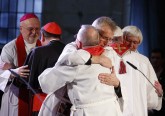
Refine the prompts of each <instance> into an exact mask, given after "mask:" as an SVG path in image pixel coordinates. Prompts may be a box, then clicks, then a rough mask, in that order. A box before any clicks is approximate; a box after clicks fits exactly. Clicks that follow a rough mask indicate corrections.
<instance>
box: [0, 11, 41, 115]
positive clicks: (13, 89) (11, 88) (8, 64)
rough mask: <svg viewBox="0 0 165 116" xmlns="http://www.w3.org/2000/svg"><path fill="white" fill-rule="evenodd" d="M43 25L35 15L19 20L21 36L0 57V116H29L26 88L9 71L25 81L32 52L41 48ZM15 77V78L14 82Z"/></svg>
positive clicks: (30, 14)
mask: <svg viewBox="0 0 165 116" xmlns="http://www.w3.org/2000/svg"><path fill="white" fill-rule="evenodd" d="M39 36H40V21H39V19H38V17H37V16H36V15H35V14H33V13H27V14H25V15H23V16H22V17H21V18H20V35H19V36H18V37H17V38H16V39H14V40H12V41H11V42H9V43H7V44H6V45H5V46H4V47H3V49H2V52H1V56H0V66H1V69H0V72H1V75H0V89H1V90H2V91H3V92H4V94H3V96H2V103H1V110H0V116H28V113H29V109H28V105H29V99H28V98H29V97H28V90H27V87H26V85H25V84H24V83H22V81H20V79H18V78H16V76H15V75H13V74H11V72H10V71H9V70H8V69H11V68H12V69H11V70H12V71H14V72H16V73H18V74H19V76H20V77H21V78H24V79H26V78H27V76H28V75H29V69H28V66H27V65H26V66H23V64H24V61H25V59H26V56H27V55H28V54H29V53H30V51H31V50H32V49H33V48H34V47H36V46H40V45H41V42H40V40H39ZM14 77H15V78H14Z"/></svg>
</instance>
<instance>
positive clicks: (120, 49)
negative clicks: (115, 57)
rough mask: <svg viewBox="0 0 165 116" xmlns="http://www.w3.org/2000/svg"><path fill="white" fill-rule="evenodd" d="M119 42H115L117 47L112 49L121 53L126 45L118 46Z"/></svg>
mask: <svg viewBox="0 0 165 116" xmlns="http://www.w3.org/2000/svg"><path fill="white" fill-rule="evenodd" d="M120 45H121V44H117V47H114V49H115V50H118V52H119V53H121V52H122V51H123V50H125V49H126V47H125V46H124V47H122V46H120Z"/></svg>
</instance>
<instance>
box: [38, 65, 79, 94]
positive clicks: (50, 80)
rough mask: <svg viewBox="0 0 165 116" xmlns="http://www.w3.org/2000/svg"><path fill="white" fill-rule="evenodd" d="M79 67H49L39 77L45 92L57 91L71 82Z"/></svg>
mask: <svg viewBox="0 0 165 116" xmlns="http://www.w3.org/2000/svg"><path fill="white" fill-rule="evenodd" d="M76 70H77V67H69V66H58V65H55V66H54V67H53V68H47V69H46V70H44V71H43V72H42V73H41V74H40V75H39V77H38V80H39V84H40V86H41V89H42V91H43V92H44V93H47V94H48V93H51V92H55V91H56V90H57V89H59V88H61V87H63V86H64V85H65V84H67V83H70V82H72V81H73V80H74V78H75V77H76Z"/></svg>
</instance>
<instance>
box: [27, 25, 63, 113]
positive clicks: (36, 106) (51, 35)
mask: <svg viewBox="0 0 165 116" xmlns="http://www.w3.org/2000/svg"><path fill="white" fill-rule="evenodd" d="M61 35H62V30H61V27H60V26H59V25H58V24H57V23H56V22H49V23H47V24H46V25H44V26H43V27H42V28H41V44H42V46H40V47H37V48H35V49H33V50H32V52H31V53H30V54H29V56H28V58H27V59H26V61H25V64H27V65H28V67H29V69H30V75H29V84H30V85H31V87H32V88H33V89H34V90H35V91H36V92H37V93H32V91H31V92H30V96H31V98H30V99H31V100H30V101H31V107H30V108H31V109H30V113H31V114H30V116H38V112H39V110H40V107H41V104H42V101H40V100H41V99H42V100H44V99H45V97H46V94H45V93H43V92H42V90H41V87H40V85H39V82H38V76H39V75H40V74H41V73H42V71H44V70H45V69H46V68H50V67H53V66H54V65H55V63H56V62H57V60H58V57H59V56H60V54H61V52H62V50H63V48H64V47H65V44H64V43H62V42H61ZM38 96H39V97H40V98H41V99H39V98H38Z"/></svg>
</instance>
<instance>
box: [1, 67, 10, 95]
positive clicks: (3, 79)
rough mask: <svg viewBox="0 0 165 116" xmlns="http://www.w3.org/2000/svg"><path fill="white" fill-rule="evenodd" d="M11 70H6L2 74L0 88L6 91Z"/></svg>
mask: <svg viewBox="0 0 165 116" xmlns="http://www.w3.org/2000/svg"><path fill="white" fill-rule="evenodd" d="M10 75H11V72H10V71H8V70H6V71H4V72H3V73H2V74H1V75H0V90H2V91H3V92H5V88H6V86H7V82H8V80H9V78H10Z"/></svg>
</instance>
